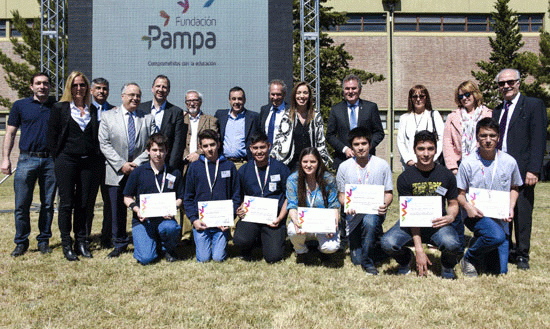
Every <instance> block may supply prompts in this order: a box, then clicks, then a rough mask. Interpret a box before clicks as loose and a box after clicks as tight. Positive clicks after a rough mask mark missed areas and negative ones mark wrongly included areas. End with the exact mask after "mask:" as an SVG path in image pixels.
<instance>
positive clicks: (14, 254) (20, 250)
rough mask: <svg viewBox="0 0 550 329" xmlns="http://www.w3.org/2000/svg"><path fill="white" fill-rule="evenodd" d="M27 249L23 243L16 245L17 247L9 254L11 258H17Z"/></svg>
mask: <svg viewBox="0 0 550 329" xmlns="http://www.w3.org/2000/svg"><path fill="white" fill-rule="evenodd" d="M28 248H29V246H27V245H25V244H23V243H20V244H18V245H17V246H15V249H13V252H12V253H11V257H19V256H21V255H23V254H24V253H25V252H26V251H27V249H28Z"/></svg>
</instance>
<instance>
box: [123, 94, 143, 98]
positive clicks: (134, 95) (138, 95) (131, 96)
mask: <svg viewBox="0 0 550 329" xmlns="http://www.w3.org/2000/svg"><path fill="white" fill-rule="evenodd" d="M124 95H126V96H128V98H141V94H124Z"/></svg>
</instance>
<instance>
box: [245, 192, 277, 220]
mask: <svg viewBox="0 0 550 329" xmlns="http://www.w3.org/2000/svg"><path fill="white" fill-rule="evenodd" d="M277 208H279V200H278V199H270V198H260V197H255V196H248V195H245V196H244V202H243V210H244V212H245V213H246V215H245V216H244V218H243V221H245V222H252V223H259V224H271V223H273V222H274V221H275V220H276V219H277Z"/></svg>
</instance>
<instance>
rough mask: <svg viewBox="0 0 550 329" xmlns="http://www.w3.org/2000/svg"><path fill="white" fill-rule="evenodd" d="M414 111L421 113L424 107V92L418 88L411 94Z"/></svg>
mask: <svg viewBox="0 0 550 329" xmlns="http://www.w3.org/2000/svg"><path fill="white" fill-rule="evenodd" d="M411 99H412V102H413V107H414V111H415V112H418V113H421V112H424V110H425V109H426V94H424V93H423V92H422V91H420V90H416V91H415V92H414V94H413V95H412V96H411Z"/></svg>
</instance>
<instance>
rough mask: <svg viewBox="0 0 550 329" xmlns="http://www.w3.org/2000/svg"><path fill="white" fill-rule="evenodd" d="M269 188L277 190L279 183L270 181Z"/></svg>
mask: <svg viewBox="0 0 550 329" xmlns="http://www.w3.org/2000/svg"><path fill="white" fill-rule="evenodd" d="M268 189H269V192H275V191H276V190H277V183H275V182H269V186H268Z"/></svg>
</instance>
